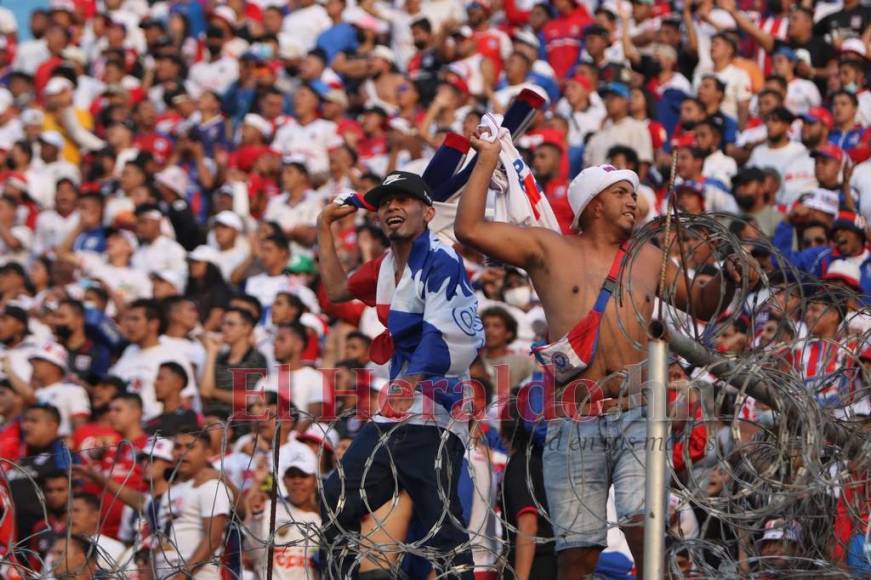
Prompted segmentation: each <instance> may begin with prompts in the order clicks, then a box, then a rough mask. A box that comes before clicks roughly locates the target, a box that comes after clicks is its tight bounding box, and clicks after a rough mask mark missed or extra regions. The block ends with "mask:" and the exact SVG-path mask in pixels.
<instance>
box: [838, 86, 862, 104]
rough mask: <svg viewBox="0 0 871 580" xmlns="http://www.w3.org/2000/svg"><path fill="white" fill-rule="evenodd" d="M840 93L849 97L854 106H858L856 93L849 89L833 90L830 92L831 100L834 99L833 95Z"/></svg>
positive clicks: (839, 94)
mask: <svg viewBox="0 0 871 580" xmlns="http://www.w3.org/2000/svg"><path fill="white" fill-rule="evenodd" d="M841 95H845V96H847V97H848V98H849V99H850V101H851V102H852V103H853V106H854V107H858V106H859V99H858V97H856V95H855V94H853V93H851V92H850V91H847V90H844V89H840V90H838V91H835V92H834V93H832V102H834V101H835V97H838V96H841Z"/></svg>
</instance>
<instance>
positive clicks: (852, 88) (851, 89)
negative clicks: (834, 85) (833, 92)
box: [843, 83, 859, 94]
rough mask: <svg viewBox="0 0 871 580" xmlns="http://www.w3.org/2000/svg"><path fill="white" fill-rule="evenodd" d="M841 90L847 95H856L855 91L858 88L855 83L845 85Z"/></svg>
mask: <svg viewBox="0 0 871 580" xmlns="http://www.w3.org/2000/svg"><path fill="white" fill-rule="evenodd" d="M843 89H844V90H845V91H847V92H848V93H853V94H856V91H857V90H858V89H859V87H857V86H856V83H847V84H846V85H844V87H843Z"/></svg>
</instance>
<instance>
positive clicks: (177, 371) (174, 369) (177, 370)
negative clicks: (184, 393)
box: [160, 360, 188, 389]
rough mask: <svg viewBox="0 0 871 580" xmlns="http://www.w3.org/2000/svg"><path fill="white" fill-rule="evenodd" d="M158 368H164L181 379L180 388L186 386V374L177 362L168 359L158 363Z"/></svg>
mask: <svg viewBox="0 0 871 580" xmlns="http://www.w3.org/2000/svg"><path fill="white" fill-rule="evenodd" d="M160 368H162V369H166V370H168V371H169V372H171V373H172V374H174V375H175V376H177V377H178V378H179V379H181V388H182V389H184V388H185V387H187V386H188V374H187V373H186V372H185V370H184V367H182V366H181V365H180V364H178V363H177V362H175V361H171V360H168V361H166V362H162V363H160Z"/></svg>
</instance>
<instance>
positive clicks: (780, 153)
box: [746, 141, 807, 188]
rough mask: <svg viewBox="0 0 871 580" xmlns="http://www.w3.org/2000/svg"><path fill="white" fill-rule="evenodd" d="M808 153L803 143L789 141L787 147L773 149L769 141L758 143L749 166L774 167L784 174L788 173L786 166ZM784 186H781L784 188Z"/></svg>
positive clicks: (749, 160)
mask: <svg viewBox="0 0 871 580" xmlns="http://www.w3.org/2000/svg"><path fill="white" fill-rule="evenodd" d="M806 154H807V149H806V148H805V146H804V145H802V144H801V143H796V142H795V141H788V142H787V144H786V146H785V147H779V148H777V149H772V148H771V147H769V146H768V143H763V144H762V145H757V146H756V147H755V148H754V149H753V152H752V153H751V154H750V159H748V160H747V163H746V165H747V167H760V168H762V167H773V168H774V169H776V170H777V172H778V173H780V175H781V176H783V175H784V174H785V173H786V168H787V167H789V165H790V164H791V163H792V162H793V161H795V160H796V159H798V158H799V157H803V156H804V155H806ZM782 187H783V186H781V188H782Z"/></svg>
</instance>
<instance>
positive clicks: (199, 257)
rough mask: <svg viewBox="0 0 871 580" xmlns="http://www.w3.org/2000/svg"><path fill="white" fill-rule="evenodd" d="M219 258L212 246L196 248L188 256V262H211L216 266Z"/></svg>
mask: <svg viewBox="0 0 871 580" xmlns="http://www.w3.org/2000/svg"><path fill="white" fill-rule="evenodd" d="M220 257H221V256H220V254H219V253H218V250H216V249H215V248H213V247H212V246H197V247H196V248H194V249H193V251H192V252H191V253H189V254H188V260H193V261H194V262H211V263H212V264H215V265H216V266H217V265H218V260H219V259H220Z"/></svg>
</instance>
